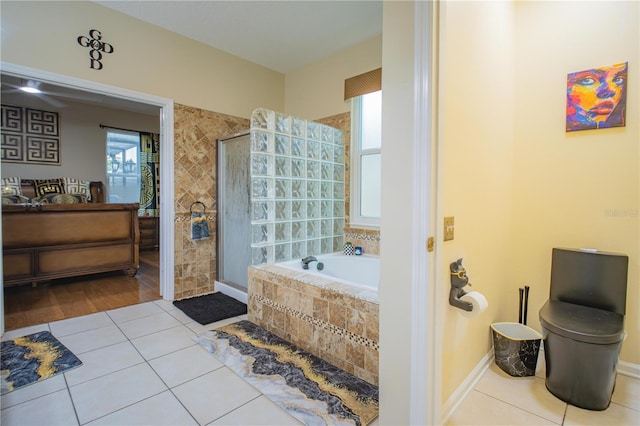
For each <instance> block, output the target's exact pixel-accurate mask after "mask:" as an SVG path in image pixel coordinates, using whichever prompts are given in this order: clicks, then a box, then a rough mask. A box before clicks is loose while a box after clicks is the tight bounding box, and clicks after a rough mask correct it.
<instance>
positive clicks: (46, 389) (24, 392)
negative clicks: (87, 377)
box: [0, 374, 67, 409]
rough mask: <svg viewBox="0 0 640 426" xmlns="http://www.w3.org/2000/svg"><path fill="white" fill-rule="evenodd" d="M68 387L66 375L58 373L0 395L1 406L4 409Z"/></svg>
mask: <svg viewBox="0 0 640 426" xmlns="http://www.w3.org/2000/svg"><path fill="white" fill-rule="evenodd" d="M66 388H67V383H66V382H65V380H64V375H62V374H58V375H57V376H54V377H51V378H49V379H46V380H43V381H41V382H37V383H33V384H31V385H28V386H25V387H23V388H20V389H17V390H14V391H13V392H9V393H7V394H5V395H2V397H0V406H2V408H3V409H4V408H7V407H11V406H13V405H17V404H21V403H23V402H26V401H30V400H32V399H36V398H40V397H42V396H44V395H48V394H51V393H54V392H57V391H59V390H62V389H66Z"/></svg>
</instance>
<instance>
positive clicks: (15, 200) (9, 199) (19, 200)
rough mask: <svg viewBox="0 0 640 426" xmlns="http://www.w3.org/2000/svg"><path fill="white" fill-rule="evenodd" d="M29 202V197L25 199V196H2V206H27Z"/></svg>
mask: <svg viewBox="0 0 640 426" xmlns="http://www.w3.org/2000/svg"><path fill="white" fill-rule="evenodd" d="M29 201H31V200H29V197H25V196H24V195H10V194H2V204H3V205H4V204H27V203H28V202H29Z"/></svg>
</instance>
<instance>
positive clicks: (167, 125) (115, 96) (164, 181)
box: [0, 63, 174, 333]
mask: <svg viewBox="0 0 640 426" xmlns="http://www.w3.org/2000/svg"><path fill="white" fill-rule="evenodd" d="M2 70H3V74H7V75H11V76H17V77H21V78H26V79H34V80H37V81H41V82H43V83H46V84H51V85H56V86H58V87H60V88H63V89H66V90H73V91H77V92H78V93H82V92H86V93H91V94H93V95H100V96H103V97H104V98H105V99H112V100H116V101H118V102H124V103H130V104H136V103H137V104H140V105H146V106H153V107H155V108H157V109H159V119H160V151H161V154H162V155H161V156H160V161H161V165H160V168H161V170H162V173H161V175H160V182H161V186H160V200H161V203H160V225H159V226H160V229H162V230H163V232H162V233H161V234H160V251H159V257H158V271H159V289H160V295H161V296H162V298H163V299H165V300H173V297H174V288H173V275H174V256H173V253H174V228H173V217H174V206H173V200H174V183H173V174H174V171H173V161H174V155H173V145H174V142H173V140H174V133H173V116H174V115H173V101H172V100H171V99H167V98H161V97H157V96H151V95H147V94H144V93H139V92H134V91H131V90H127V89H121V88H118V87H114V86H107V85H104V84H100V83H96V82H93V81H88V80H81V79H77V78H74V77H69V76H65V75H61V74H55V73H50V72H46V71H42V70H37V69H33V68H28V67H23V66H19V65H14V64H8V63H2ZM0 272H1V271H0ZM4 315H5V309H4V285H3V286H0V333H4V329H5V322H4Z"/></svg>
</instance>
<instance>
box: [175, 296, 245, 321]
mask: <svg viewBox="0 0 640 426" xmlns="http://www.w3.org/2000/svg"><path fill="white" fill-rule="evenodd" d="M173 304H174V305H175V306H176V308H178V309H180V310H181V311H182V312H184V313H185V314H186V315H187V316H188V317H189V318H191V319H192V320H194V321H196V322H199V323H200V324H202V325H205V324H211V323H212V322H216V321H220V320H223V319H227V318H232V317H237V316H238V315H244V314H246V313H247V305H246V304H244V303H242V302H240V301H239V300H236V299H234V298H233V297H230V296H227V295H226V294H224V293H221V292H216V293H212V294H206V295H204V296H197V297H192V298H190V299H182V300H175V301H174V302H173Z"/></svg>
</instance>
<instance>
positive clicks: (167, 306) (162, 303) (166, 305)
mask: <svg viewBox="0 0 640 426" xmlns="http://www.w3.org/2000/svg"><path fill="white" fill-rule="evenodd" d="M153 303H155V304H156V305H158V306H159V307H160V308H162V309H163V310H165V311H167V312H169V311H175V310H178V308H176V305H174V304H173V302H172V301H170V300H164V299H161V300H154V301H153Z"/></svg>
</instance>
